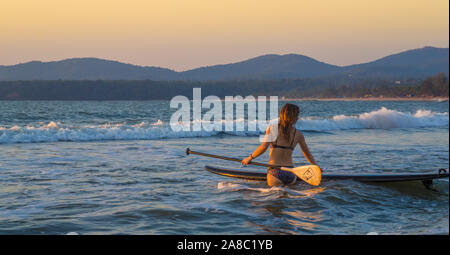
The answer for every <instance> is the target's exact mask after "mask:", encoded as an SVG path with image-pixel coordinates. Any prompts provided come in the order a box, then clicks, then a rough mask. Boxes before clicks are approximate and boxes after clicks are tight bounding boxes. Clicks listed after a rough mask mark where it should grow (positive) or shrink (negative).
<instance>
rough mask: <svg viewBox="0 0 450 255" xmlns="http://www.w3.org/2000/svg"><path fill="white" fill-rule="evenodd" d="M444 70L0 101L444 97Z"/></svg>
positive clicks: (86, 86) (61, 92)
mask: <svg viewBox="0 0 450 255" xmlns="http://www.w3.org/2000/svg"><path fill="white" fill-rule="evenodd" d="M448 87H449V82H448V78H447V77H446V76H445V74H444V73H440V74H437V75H435V76H433V77H428V78H426V79H423V80H419V79H403V80H382V79H352V78H351V77H348V78H344V79H343V78H336V77H335V78H333V77H327V78H314V79H282V80H227V81H202V82H200V81H152V80H138V81H132V80H112V81H109V80H82V81H80V80H76V81H69V80H54V81H45V80H35V81H0V100H168V99H171V98H173V97H174V96H177V95H183V96H186V97H188V98H192V89H193V88H201V89H202V97H205V96H208V95H215V96H218V97H220V98H223V97H225V96H236V95H241V96H247V95H253V96H279V97H286V98H335V97H340V98H360V97H424V96H426V97H429V96H432V97H448V95H449V92H448Z"/></svg>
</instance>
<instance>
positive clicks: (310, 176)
mask: <svg viewBox="0 0 450 255" xmlns="http://www.w3.org/2000/svg"><path fill="white" fill-rule="evenodd" d="M189 154H195V155H200V156H205V157H210V158H218V159H224V160H229V161H235V162H242V159H238V158H230V157H224V156H219V155H214V154H209V153H204V152H198V151H191V150H190V149H189V148H187V149H186V155H189ZM249 164H251V165H255V166H264V167H272V168H276V169H281V170H283V171H289V172H291V173H293V174H295V175H297V176H298V177H299V178H300V179H302V180H303V181H305V182H306V183H309V184H311V185H314V186H317V185H319V184H320V181H321V179H322V171H321V170H320V168H319V166H316V165H307V166H299V167H294V168H289V167H280V166H275V165H269V164H263V163H259V162H252V161H251V162H250V163H249Z"/></svg>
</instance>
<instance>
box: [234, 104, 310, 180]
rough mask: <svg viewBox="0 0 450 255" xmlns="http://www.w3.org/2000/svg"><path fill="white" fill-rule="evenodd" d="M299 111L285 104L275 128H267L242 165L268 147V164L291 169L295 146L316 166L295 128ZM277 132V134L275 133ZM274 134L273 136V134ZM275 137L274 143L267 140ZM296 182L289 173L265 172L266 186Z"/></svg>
mask: <svg viewBox="0 0 450 255" xmlns="http://www.w3.org/2000/svg"><path fill="white" fill-rule="evenodd" d="M299 112H300V109H299V107H298V106H296V105H293V104H286V105H284V106H283V108H281V111H280V121H279V123H278V129H277V128H276V127H277V126H273V125H272V126H269V127H268V128H267V130H266V136H265V138H264V142H263V143H261V145H260V146H259V147H258V148H256V150H255V151H254V152H253V153H252V154H250V156H249V157H248V158H246V159H244V160H242V164H243V165H247V164H248V163H250V162H251V161H252V160H253V159H254V158H257V157H258V156H260V155H261V154H263V153H264V152H265V151H266V150H267V148H268V147H269V145H270V147H271V148H270V156H269V164H271V165H276V166H284V167H293V165H294V164H293V163H292V151H293V150H294V149H295V147H296V146H297V144H300V148H301V149H302V151H303V155H305V158H306V159H307V160H308V161H309V163H311V164H312V165H317V163H316V161H315V160H314V157H313V156H312V155H311V152H310V151H309V149H308V146H307V145H306V142H305V137H304V136H303V134H302V133H301V132H300V131H298V130H297V129H296V128H295V124H296V123H297V121H298V115H299ZM275 132H277V133H275ZM274 133H275V134H274ZM274 136H275V137H276V139H275V141H273V142H272V140H269V137H274ZM296 180H297V176H296V175H295V174H293V173H291V172H288V171H283V170H279V169H274V168H269V169H268V171H267V184H268V185H269V186H282V185H288V184H293V183H295V181H296Z"/></svg>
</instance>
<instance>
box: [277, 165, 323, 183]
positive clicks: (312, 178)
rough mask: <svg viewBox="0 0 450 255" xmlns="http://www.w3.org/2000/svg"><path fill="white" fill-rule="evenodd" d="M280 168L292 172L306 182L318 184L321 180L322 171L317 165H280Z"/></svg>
mask: <svg viewBox="0 0 450 255" xmlns="http://www.w3.org/2000/svg"><path fill="white" fill-rule="evenodd" d="M281 170H284V171H289V172H292V173H293V174H295V175H297V176H298V177H299V178H300V179H302V180H303V181H305V182H306V183H308V184H311V185H314V186H318V185H319V184H320V181H321V180H322V171H321V170H320V168H319V166H317V165H307V166H299V167H295V168H288V167H282V168H281Z"/></svg>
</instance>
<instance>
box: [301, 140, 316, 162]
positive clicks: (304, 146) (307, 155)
mask: <svg viewBox="0 0 450 255" xmlns="http://www.w3.org/2000/svg"><path fill="white" fill-rule="evenodd" d="M299 139H300V141H299V144H300V148H302V152H303V155H305V158H306V160H308V162H309V163H310V164H311V165H317V163H316V160H315V159H314V157H313V155H312V154H311V152H310V151H309V148H308V145H307V144H306V141H305V137H304V136H303V134H300V138H299Z"/></svg>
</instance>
